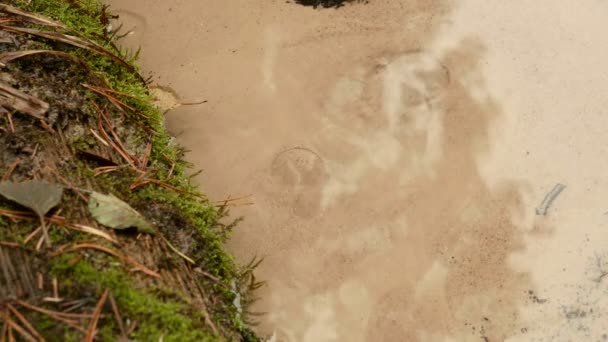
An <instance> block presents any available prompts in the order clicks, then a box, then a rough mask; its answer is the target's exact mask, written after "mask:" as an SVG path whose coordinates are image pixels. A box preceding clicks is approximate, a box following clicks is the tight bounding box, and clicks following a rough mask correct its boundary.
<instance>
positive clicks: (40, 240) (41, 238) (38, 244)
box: [36, 229, 46, 251]
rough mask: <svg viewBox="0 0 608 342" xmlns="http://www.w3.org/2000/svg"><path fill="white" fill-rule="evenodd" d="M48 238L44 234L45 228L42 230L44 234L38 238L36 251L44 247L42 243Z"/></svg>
mask: <svg viewBox="0 0 608 342" xmlns="http://www.w3.org/2000/svg"><path fill="white" fill-rule="evenodd" d="M45 240H46V238H45V236H44V229H43V230H42V236H41V237H40V239H39V240H38V243H36V251H39V250H40V248H42V243H44V241H45Z"/></svg>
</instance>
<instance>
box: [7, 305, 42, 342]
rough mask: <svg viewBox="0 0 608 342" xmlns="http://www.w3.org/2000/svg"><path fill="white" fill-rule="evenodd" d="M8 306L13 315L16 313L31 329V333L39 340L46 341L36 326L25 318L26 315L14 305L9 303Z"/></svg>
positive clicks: (22, 322)
mask: <svg viewBox="0 0 608 342" xmlns="http://www.w3.org/2000/svg"><path fill="white" fill-rule="evenodd" d="M6 307H7V308H8V310H9V311H10V312H11V313H12V314H13V315H15V317H17V319H18V320H19V321H20V322H21V324H23V325H24V326H25V327H26V328H27V329H28V330H29V332H30V334H32V335H33V336H34V337H36V338H37V339H38V341H45V339H44V338H43V337H42V335H40V334H39V333H38V331H36V329H35V328H34V326H32V324H31V323H30V322H29V321H28V320H27V319H25V317H24V316H23V315H22V314H21V313H20V312H19V311H18V310H17V309H15V307H14V306H12V305H10V304H8V303H7V304H6Z"/></svg>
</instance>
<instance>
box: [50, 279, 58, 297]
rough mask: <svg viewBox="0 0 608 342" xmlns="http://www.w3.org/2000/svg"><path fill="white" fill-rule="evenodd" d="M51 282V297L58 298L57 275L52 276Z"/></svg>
mask: <svg viewBox="0 0 608 342" xmlns="http://www.w3.org/2000/svg"><path fill="white" fill-rule="evenodd" d="M52 284H53V297H55V298H59V286H58V284H57V277H53V280H52Z"/></svg>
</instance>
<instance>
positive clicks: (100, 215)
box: [89, 192, 156, 234]
mask: <svg viewBox="0 0 608 342" xmlns="http://www.w3.org/2000/svg"><path fill="white" fill-rule="evenodd" d="M89 212H90V213H91V215H93V217H94V218H95V219H96V220H97V222H99V223H101V224H103V225H104V226H107V227H110V228H114V229H126V228H129V227H136V228H137V230H139V231H140V232H144V233H149V234H155V233H156V231H155V230H154V228H153V227H152V225H151V224H150V223H149V222H148V221H146V219H145V218H144V217H143V216H142V215H141V214H140V213H139V212H137V211H136V210H135V209H133V208H132V207H131V206H130V205H128V204H127V203H125V202H123V201H122V200H120V199H118V198H116V197H115V196H114V195H112V194H110V195H104V194H100V193H98V192H92V193H91V196H90V198H89Z"/></svg>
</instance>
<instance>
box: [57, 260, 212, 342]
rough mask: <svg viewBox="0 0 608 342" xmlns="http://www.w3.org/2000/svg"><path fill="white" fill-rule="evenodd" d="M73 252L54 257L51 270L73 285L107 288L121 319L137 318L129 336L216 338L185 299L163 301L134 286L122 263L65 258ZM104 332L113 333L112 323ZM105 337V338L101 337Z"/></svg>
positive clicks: (170, 339) (210, 339)
mask: <svg viewBox="0 0 608 342" xmlns="http://www.w3.org/2000/svg"><path fill="white" fill-rule="evenodd" d="M73 257H74V256H73V255H69V254H67V255H65V256H62V257H59V258H57V259H56V260H54V261H53V266H52V271H51V272H52V273H53V275H55V276H57V277H61V278H62V279H70V281H71V282H72V284H71V285H72V286H85V287H87V288H89V289H91V290H95V291H96V292H97V293H98V294H100V293H101V292H102V291H103V289H106V288H107V289H109V290H110V293H111V294H112V296H114V299H115V301H116V304H117V305H118V306H119V307H120V308H121V310H122V312H121V315H122V317H123V319H138V322H139V325H138V328H137V330H136V331H135V333H134V334H133V335H132V339H135V340H139V341H158V340H159V339H160V338H161V337H162V338H163V340H164V341H176V342H178V341H215V340H216V339H215V338H214V336H213V335H211V334H209V333H206V332H205V329H203V328H202V327H201V326H200V325H201V323H200V322H203V319H202V315H201V314H200V313H192V312H190V311H189V308H188V305H187V303H185V302H178V301H174V300H173V301H171V302H163V301H161V300H159V299H158V297H157V296H156V295H155V294H153V293H149V291H148V290H144V289H137V288H136V287H135V284H134V283H133V282H132V281H131V278H130V277H129V276H128V275H127V274H126V273H124V271H123V270H122V268H121V267H117V266H110V267H108V268H106V269H105V270H103V271H100V270H98V269H97V268H96V267H94V266H93V265H91V264H90V263H89V262H87V261H84V260H81V261H79V262H78V263H76V264H75V265H69V264H68V261H69V260H71V258H73ZM106 329H110V330H109V331H106V333H105V334H106V335H107V336H113V335H112V330H113V329H111V327H109V328H106ZM104 340H106V339H104Z"/></svg>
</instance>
